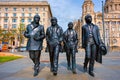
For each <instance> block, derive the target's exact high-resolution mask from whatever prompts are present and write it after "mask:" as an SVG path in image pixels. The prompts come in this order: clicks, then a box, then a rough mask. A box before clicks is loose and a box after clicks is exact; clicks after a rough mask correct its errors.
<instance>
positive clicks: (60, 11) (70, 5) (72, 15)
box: [48, 0, 105, 30]
mask: <svg viewBox="0 0 120 80" xmlns="http://www.w3.org/2000/svg"><path fill="white" fill-rule="evenodd" d="M92 1H93V3H94V10H95V12H98V11H102V2H101V1H102V0H92ZM103 1H104V2H105V0H103ZM48 2H49V4H50V6H51V10H52V14H53V16H54V17H56V18H57V19H58V24H59V25H60V26H61V27H62V28H63V30H66V29H67V24H68V22H73V21H74V20H77V19H80V17H81V15H82V4H83V2H84V0H48Z"/></svg>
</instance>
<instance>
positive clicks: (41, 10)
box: [0, 0, 52, 47]
mask: <svg viewBox="0 0 120 80" xmlns="http://www.w3.org/2000/svg"><path fill="white" fill-rule="evenodd" d="M35 14H39V15H40V17H41V20H40V23H41V24H42V25H44V29H45V31H46V28H47V27H48V26H49V25H50V18H51V17H52V12H51V8H50V5H49V3H48V2H47V1H43V0H42V1H41V0H0V26H1V28H2V29H3V30H5V31H7V30H10V31H11V30H15V29H18V28H20V24H24V27H26V26H27V25H28V24H29V23H31V21H32V20H33V17H34V15H35ZM13 39H14V40H13V42H14V46H15V47H17V46H18V45H19V35H18V34H17V33H15V35H14V37H13ZM25 45H26V39H25V38H23V39H22V43H21V46H25ZM11 46H13V45H11ZM43 47H46V43H45V41H44V44H43Z"/></svg>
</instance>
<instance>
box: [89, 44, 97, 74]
mask: <svg viewBox="0 0 120 80" xmlns="http://www.w3.org/2000/svg"><path fill="white" fill-rule="evenodd" d="M95 54H96V45H95V44H92V45H91V58H90V62H89V71H90V72H91V71H93V69H94V63H95Z"/></svg>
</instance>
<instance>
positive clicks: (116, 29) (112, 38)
mask: <svg viewBox="0 0 120 80" xmlns="http://www.w3.org/2000/svg"><path fill="white" fill-rule="evenodd" d="M101 5H102V4H101ZM119 7H120V0H106V1H105V4H104V28H103V21H102V12H95V11H94V3H93V2H92V0H84V3H83V5H82V17H81V19H80V20H78V21H77V22H76V24H75V25H74V28H75V30H76V31H77V32H78V34H79V46H80V47H81V34H82V33H81V32H82V31H81V28H82V25H84V24H85V20H84V17H85V15H86V14H91V15H92V19H93V23H94V24H96V25H98V26H99V29H100V34H101V38H102V40H103V41H105V44H106V45H107V46H108V47H109V48H110V49H118V48H120V8H119Z"/></svg>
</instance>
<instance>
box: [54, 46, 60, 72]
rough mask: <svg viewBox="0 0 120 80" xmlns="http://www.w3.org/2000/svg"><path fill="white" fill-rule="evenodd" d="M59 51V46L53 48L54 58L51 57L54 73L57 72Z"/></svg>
mask: <svg viewBox="0 0 120 80" xmlns="http://www.w3.org/2000/svg"><path fill="white" fill-rule="evenodd" d="M59 49H60V46H59V45H57V46H55V47H54V55H53V56H54V57H53V66H54V72H57V70H58V58H59Z"/></svg>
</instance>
